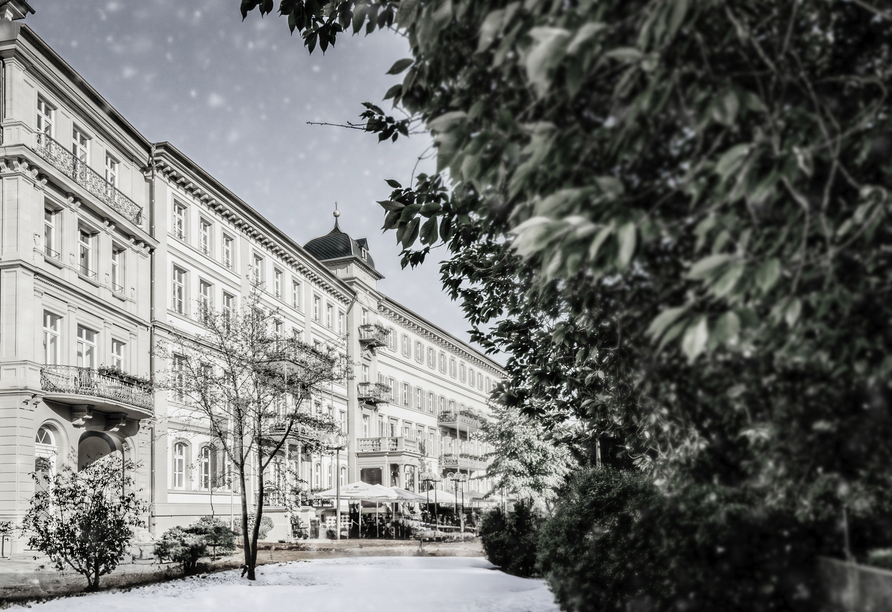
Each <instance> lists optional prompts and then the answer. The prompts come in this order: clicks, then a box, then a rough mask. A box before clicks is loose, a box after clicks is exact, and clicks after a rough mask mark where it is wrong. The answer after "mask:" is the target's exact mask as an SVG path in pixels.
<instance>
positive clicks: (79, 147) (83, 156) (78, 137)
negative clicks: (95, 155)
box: [71, 127, 90, 165]
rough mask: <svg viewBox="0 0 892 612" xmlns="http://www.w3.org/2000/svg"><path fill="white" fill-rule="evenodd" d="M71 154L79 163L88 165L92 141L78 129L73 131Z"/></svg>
mask: <svg viewBox="0 0 892 612" xmlns="http://www.w3.org/2000/svg"><path fill="white" fill-rule="evenodd" d="M71 152H72V153H73V154H74V157H75V159H77V161H79V162H81V163H83V164H85V165H86V164H87V163H88V157H89V154H90V139H89V138H87V137H86V135H84V133H83V132H81V131H80V130H79V129H78V128H76V127H75V128H72V130H71Z"/></svg>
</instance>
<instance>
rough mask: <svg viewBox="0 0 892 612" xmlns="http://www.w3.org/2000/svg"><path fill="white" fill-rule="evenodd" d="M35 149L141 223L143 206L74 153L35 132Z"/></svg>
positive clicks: (64, 172) (69, 175)
mask: <svg viewBox="0 0 892 612" xmlns="http://www.w3.org/2000/svg"><path fill="white" fill-rule="evenodd" d="M35 151H37V153H38V154H39V155H40V156H41V157H43V158H44V159H45V160H46V161H48V162H49V163H50V164H52V165H53V167H54V168H56V169H57V170H59V171H61V172H62V174H64V175H65V176H67V177H68V178H70V179H72V180H73V181H74V182H76V183H77V184H78V185H80V186H81V187H83V188H84V189H86V190H87V191H89V192H90V193H91V194H93V195H94V196H96V197H97V198H98V199H99V200H100V201H102V202H103V203H105V204H106V205H108V206H109V207H110V208H112V209H113V210H115V211H117V212H118V213H120V214H121V215H122V216H123V217H124V218H126V219H127V220H128V221H130V222H131V223H133V224H134V225H137V226H140V225H142V207H141V206H139V205H138V204H137V203H136V202H134V201H133V200H131V199H130V198H128V197H127V196H125V195H124V194H123V193H121V191H120V190H119V189H118V188H116V187H115V186H114V185H112V184H111V183H109V182H108V181H106V180H105V178H103V177H102V175H100V174H99V173H98V172H96V171H95V170H93V169H92V168H91V167H90V166H89V165H87V164H86V163H85V162H82V161H81V160H79V159H78V158H77V157H76V156H75V155H74V153H72V152H71V151H69V150H68V149H67V148H66V147H64V146H62V144H60V143H59V142H57V141H56V140H53V139H52V138H50V137H49V136H48V135H46V134H38V135H37V142H36V146H35Z"/></svg>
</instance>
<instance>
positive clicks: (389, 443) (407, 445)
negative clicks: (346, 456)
mask: <svg viewBox="0 0 892 612" xmlns="http://www.w3.org/2000/svg"><path fill="white" fill-rule="evenodd" d="M356 450H357V452H360V453H379V452H384V451H387V452H397V451H408V452H411V453H418V452H421V451H420V450H419V441H418V440H412V439H410V438H403V437H399V438H358V439H357V440H356Z"/></svg>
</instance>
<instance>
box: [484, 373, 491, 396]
mask: <svg viewBox="0 0 892 612" xmlns="http://www.w3.org/2000/svg"><path fill="white" fill-rule="evenodd" d="M484 389H486V392H487V393H489V392H490V391H492V381H490V379H489V377H488V376H487V377H486V387H484Z"/></svg>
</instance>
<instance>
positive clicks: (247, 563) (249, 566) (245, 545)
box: [239, 464, 255, 580]
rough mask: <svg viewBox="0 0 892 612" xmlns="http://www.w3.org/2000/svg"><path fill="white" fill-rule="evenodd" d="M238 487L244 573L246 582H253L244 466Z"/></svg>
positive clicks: (242, 466) (240, 472)
mask: <svg viewBox="0 0 892 612" xmlns="http://www.w3.org/2000/svg"><path fill="white" fill-rule="evenodd" d="M239 467H240V469H239V486H240V487H241V495H240V497H241V502H242V548H243V549H244V553H245V571H246V572H247V573H248V580H254V579H255V577H254V566H253V564H252V563H251V559H252V558H253V557H252V555H251V539H250V538H249V537H248V492H247V490H246V489H245V466H244V464H242V465H241V466H239Z"/></svg>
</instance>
